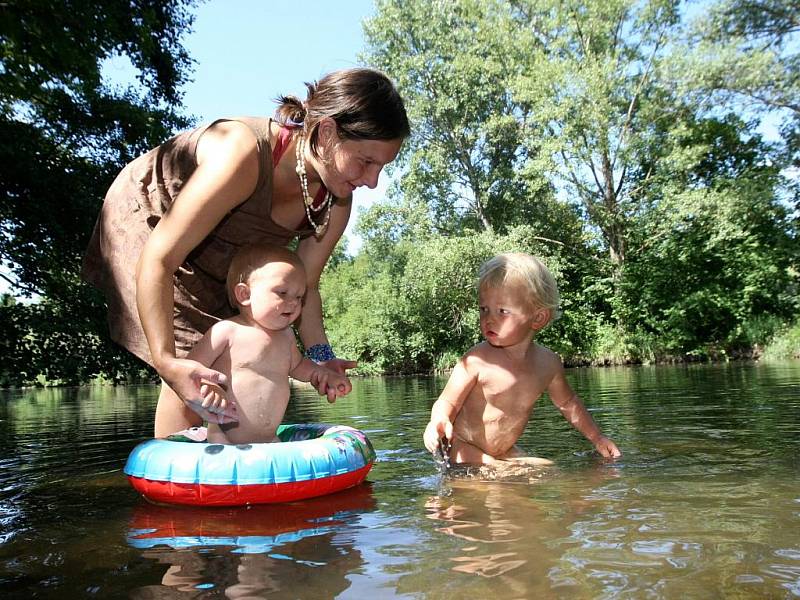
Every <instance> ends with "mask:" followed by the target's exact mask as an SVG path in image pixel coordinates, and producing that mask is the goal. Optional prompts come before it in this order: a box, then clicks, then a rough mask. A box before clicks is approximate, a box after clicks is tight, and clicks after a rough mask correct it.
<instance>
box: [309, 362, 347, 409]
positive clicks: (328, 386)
mask: <svg viewBox="0 0 800 600" xmlns="http://www.w3.org/2000/svg"><path fill="white" fill-rule="evenodd" d="M311 385H313V386H314V387H315V388H317V390H324V395H325V396H326V397H327V399H328V402H330V403H331V404H333V403H334V402H336V398H338V397H340V396H346V395H347V394H349V393H350V392H351V391H352V390H353V385H352V384H351V383H350V380H349V379H348V378H347V377H345V376H344V375H341V374H339V373H337V372H336V371H333V370H331V369H328V368H326V367H319V368H318V369H317V371H316V372H315V373H314V374H313V375H312V376H311Z"/></svg>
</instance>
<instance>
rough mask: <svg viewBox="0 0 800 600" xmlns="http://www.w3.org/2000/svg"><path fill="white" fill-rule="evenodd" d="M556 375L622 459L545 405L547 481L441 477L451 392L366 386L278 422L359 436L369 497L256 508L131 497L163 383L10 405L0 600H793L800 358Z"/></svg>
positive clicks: (1, 401)
mask: <svg viewBox="0 0 800 600" xmlns="http://www.w3.org/2000/svg"><path fill="white" fill-rule="evenodd" d="M568 377H569V379H570V381H571V383H572V384H573V387H575V388H576V390H577V391H578V393H579V394H580V396H581V397H582V398H583V399H584V401H585V402H586V404H587V406H588V407H589V409H590V411H591V412H592V414H593V416H594V417H595V419H596V420H597V421H598V423H599V424H600V426H601V428H602V429H603V431H604V432H605V433H606V434H607V435H608V436H609V437H611V438H612V439H614V441H615V442H617V444H618V445H619V446H620V448H621V449H622V451H623V453H624V456H623V457H622V459H620V460H618V461H615V462H608V461H604V460H602V459H600V458H599V457H598V456H597V455H596V454H595V453H594V452H593V451H592V449H591V447H590V446H589V445H588V443H587V442H586V441H585V440H583V439H582V438H581V436H580V435H579V434H577V433H576V432H575V431H573V430H572V429H571V428H570V426H569V425H568V424H567V423H566V421H565V420H564V419H563V417H561V415H560V413H558V411H557V410H556V409H555V408H554V407H553V406H552V405H551V404H550V403H549V401H547V399H546V398H545V399H542V401H541V402H540V405H539V406H537V408H536V411H535V413H534V416H533V417H532V419H531V422H530V423H529V425H528V427H527V429H526V431H525V433H524V434H523V436H522V438H521V439H520V442H519V443H520V446H521V447H522V448H524V449H525V450H526V451H528V452H530V453H531V454H535V455H537V456H543V457H546V458H549V459H552V460H553V461H555V463H556V466H555V467H552V468H547V469H541V468H535V469H532V468H529V467H525V468H521V469H519V470H517V471H511V472H505V473H503V474H502V475H500V476H498V473H496V472H491V471H487V470H485V469H480V468H477V469H476V468H474V467H469V468H465V469H463V471H458V470H452V471H451V472H450V473H449V474H448V476H447V477H442V475H441V472H440V471H439V470H438V468H437V464H436V463H435V462H434V460H433V458H432V457H431V456H430V454H428V453H427V452H426V451H425V449H424V447H423V445H422V439H421V435H422V431H423V429H424V426H425V424H426V422H427V419H428V416H429V411H430V405H431V403H432V402H433V400H434V399H435V398H436V396H437V394H438V392H439V390H441V388H442V386H443V385H444V380H443V379H441V378H434V377H431V378H406V379H402V378H397V379H359V380H356V381H355V382H354V391H353V394H352V395H351V396H348V397H347V398H344V399H341V400H340V401H338V402H337V403H336V404H334V405H328V404H327V403H326V402H324V401H321V400H320V399H319V398H318V397H316V395H315V394H314V393H313V392H311V391H309V390H307V389H304V388H296V389H294V390H293V392H292V393H293V399H292V402H291V405H290V409H289V411H288V413H287V417H286V422H327V423H340V424H343V425H351V426H354V427H357V428H359V429H361V430H362V431H365V432H366V433H367V434H368V435H369V437H370V439H371V441H372V443H373V445H374V446H375V449H376V451H377V454H378V462H377V463H376V465H375V466H374V468H373V469H372V471H371V472H370V475H369V478H368V479H369V482H370V483H369V484H368V485H364V486H361V487H358V488H354V489H352V490H349V491H345V492H343V493H342V494H337V495H332V496H327V497H323V498H319V499H316V500H310V501H304V502H299V503H291V504H286V505H276V506H260V507H252V508H249V509H248V508H239V509H199V508H177V507H163V506H154V505H151V504H148V503H146V502H144V501H143V500H142V499H141V498H139V497H138V496H137V495H136V494H135V493H134V491H133V490H132V489H131V487H130V486H129V485H128V483H127V481H126V479H125V477H124V475H123V474H122V471H121V470H122V467H123V465H124V463H125V459H126V458H127V455H128V453H129V452H130V451H131V449H133V447H134V446H136V444H138V443H139V442H141V441H142V440H144V439H146V438H147V437H149V436H150V435H151V432H152V419H153V410H154V408H155V401H156V396H157V391H158V390H157V388H155V387H154V386H141V387H125V388H81V389H59V390H22V391H14V392H10V391H0V596H2V597H3V598H72V597H75V598H91V597H103V598H225V597H231V598H271V597H292V598H332V597H336V598H358V599H361V598H447V599H448V600H450V599H452V598H462V597H474V598H483V597H489V598H615V597H625V598H641V597H647V598H720V597H740V598H745V597H757V598H761V597H764V598H773V597H775V598H787V597H800V541H799V540H800V536H798V535H797V523H798V518H800V363H785V364H776V365H747V364H737V365H714V366H680V367H641V368H624V369H622V368H621V369H581V370H570V371H569V372H568ZM454 475H455V476H454Z"/></svg>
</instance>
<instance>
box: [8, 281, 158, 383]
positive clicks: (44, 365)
mask: <svg viewBox="0 0 800 600" xmlns="http://www.w3.org/2000/svg"><path fill="white" fill-rule="evenodd" d="M83 287H84V289H83V290H82V292H83V293H78V294H74V295H73V296H72V297H70V298H69V299H65V301H59V300H55V301H54V300H42V301H40V302H37V303H32V304H23V303H16V302H14V303H7V304H4V305H3V306H0V354H2V356H3V361H2V364H0V387H7V386H22V385H77V384H80V383H85V382H87V381H90V380H93V379H96V378H103V379H105V380H110V381H112V382H114V383H120V382H125V381H155V380H156V378H155V377H154V371H153V370H152V369H150V368H149V367H148V366H147V365H145V364H144V363H142V362H141V361H139V360H138V359H137V358H135V357H134V356H133V355H131V354H130V353H129V352H127V351H126V350H124V349H123V348H121V347H119V346H115V345H113V344H112V343H111V342H110V341H109V340H108V336H107V335H98V334H96V333H93V332H96V331H102V330H103V329H105V316H104V311H102V312H98V310H97V299H92V292H91V291H90V290H87V289H85V288H86V286H85V285H84V286H83ZM95 321H100V322H95Z"/></svg>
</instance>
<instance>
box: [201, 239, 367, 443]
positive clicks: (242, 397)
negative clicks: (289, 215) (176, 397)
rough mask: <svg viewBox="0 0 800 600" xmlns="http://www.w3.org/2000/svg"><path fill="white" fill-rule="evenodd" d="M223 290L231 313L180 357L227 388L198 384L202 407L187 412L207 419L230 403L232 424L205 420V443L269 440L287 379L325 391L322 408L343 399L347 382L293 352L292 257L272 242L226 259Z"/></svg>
mask: <svg viewBox="0 0 800 600" xmlns="http://www.w3.org/2000/svg"><path fill="white" fill-rule="evenodd" d="M227 289H228V300H229V301H230V303H231V305H232V306H234V307H236V308H238V309H239V314H238V315H237V316H235V317H231V318H230V319H225V320H223V321H219V322H218V323H215V324H214V325H213V326H212V327H211V328H210V329H209V330H208V331H207V332H206V333H205V335H204V336H203V337H202V339H201V340H200V341H199V342H197V344H196V345H195V346H194V347H193V348H192V350H191V351H190V352H189V354H188V356H187V358H190V359H193V360H196V361H198V362H201V363H202V364H204V365H206V366H208V367H210V368H212V369H216V370H217V371H220V372H222V373H223V374H225V375H226V376H227V377H228V382H229V387H228V389H227V390H222V389H221V388H220V387H219V386H217V385H215V384H209V383H204V384H203V385H202V386H201V395H202V396H203V403H202V406H192V409H193V410H196V412H198V413H199V414H201V416H206V417H207V416H208V413H211V415H217V414H219V413H221V412H223V409H224V408H225V406H226V404H227V405H229V408H230V405H231V404H233V405H234V406H235V407H236V413H238V422H233V423H227V424H222V425H220V424H215V423H213V422H211V421H209V424H208V441H209V442H212V443H217V444H243V443H257V442H277V441H278V438H277V437H276V435H275V431H276V430H277V428H278V425H280V423H281V420H282V419H283V414H284V413H285V412H286V406H287V404H288V403H289V376H291V377H292V378H294V379H297V380H299V381H310V382H311V383H312V384H313V385H314V387H316V388H318V389H327V390H328V399H329V401H330V402H334V401H335V399H336V398H337V397H339V396H345V395H347V394H348V393H350V391H351V389H352V386H351V384H350V381H349V380H348V379H347V377H345V376H344V375H341V374H339V373H337V372H336V371H333V370H331V369H328V368H326V367H324V366H322V365H318V364H317V363H315V362H313V361H312V360H310V359H308V358H306V357H304V356H303V355H301V354H300V351H299V350H298V349H297V342H296V340H295V335H294V332H293V331H292V328H291V325H292V323H294V321H295V320H296V319H297V318H298V317H299V316H300V312H301V311H302V308H303V298H304V297H305V293H306V272H305V268H304V267H303V263H302V261H301V260H300V258H299V257H298V256H297V255H296V254H295V253H294V252H292V251H291V250H288V249H287V248H283V247H280V246H275V245H272V244H256V245H251V246H245V247H243V248H242V249H241V250H239V252H238V253H237V254H236V255H235V256H234V258H233V260H232V261H231V265H230V267H229V269H228V278H227ZM211 420H218V419H213V418H212V419H211Z"/></svg>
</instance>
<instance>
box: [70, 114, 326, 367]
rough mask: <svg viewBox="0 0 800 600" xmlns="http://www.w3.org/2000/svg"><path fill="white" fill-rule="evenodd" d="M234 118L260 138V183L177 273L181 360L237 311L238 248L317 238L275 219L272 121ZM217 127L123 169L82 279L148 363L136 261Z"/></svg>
mask: <svg viewBox="0 0 800 600" xmlns="http://www.w3.org/2000/svg"><path fill="white" fill-rule="evenodd" d="M222 120H225V119H222ZM233 120H235V121H239V122H241V123H244V124H245V125H247V126H248V127H249V128H250V129H251V130H252V131H253V133H254V134H255V136H256V139H257V140H258V155H259V162H260V168H259V174H258V183H257V184H256V189H255V191H254V192H253V194H252V196H250V197H249V198H248V199H247V200H245V201H244V202H243V203H242V204H240V205H239V206H237V207H236V208H235V209H233V210H232V211H231V212H229V213H228V214H227V215H226V216H225V218H223V219H222V221H221V222H220V223H219V224H218V225H217V226H216V227H215V228H214V230H213V231H212V232H211V233H210V234H209V235H208V236H207V237H206V238H205V239H204V240H203V241H202V242H201V243H200V244H199V245H198V246H197V247H196V248H195V249H194V250H193V251H192V252H191V253H190V254H189V256H188V257H187V258H186V261H185V262H184V263H183V264H182V265H181V266H180V268H179V269H178V271H177V272H176V273H175V277H174V284H175V286H174V288H175V312H174V316H175V319H174V322H175V349H176V353H177V355H178V356H179V357H180V356H184V355H185V354H186V353H187V352H188V351H189V349H190V348H191V347H192V346H193V345H194V344H195V343H196V342H197V341H198V340H199V339H200V338H201V337H202V335H203V333H204V332H205V331H206V330H207V329H208V328H209V327H211V325H213V324H214V323H215V322H216V321H218V320H220V319H225V318H228V317H230V316H232V315H233V314H235V311H234V310H233V309H232V308H231V307H230V306H229V305H228V300H227V294H226V291H225V279H226V276H227V271H228V265H229V264H230V261H231V258H232V257H233V255H234V253H235V252H236V250H237V249H238V248H240V247H241V246H244V245H246V244H251V243H254V242H271V243H274V244H278V245H281V246H285V245H286V244H288V243H289V241H290V240H292V239H293V238H295V237H298V236H299V237H301V238H303V237H308V236H309V235H311V234H312V233H313V229H312V228H311V227H310V226H307V227H306V228H304V229H298V230H291V229H286V228H285V227H282V226H280V225H278V224H277V223H275V222H274V221H273V220H272V217H271V214H270V213H271V209H272V176H273V167H274V165H273V153H272V147H271V145H270V142H269V124H270V119H266V118H255V117H242V118H236V119H233ZM217 122H219V121H215V123H217ZM213 124H214V123H209V124H207V125H204V126H202V127H199V128H197V129H194V130H191V131H186V132H184V133H181V134H179V135H177V136H175V137H174V138H172V139H170V140H168V141H167V142H165V143H164V144H162V145H161V146H158V147H157V148H154V149H153V150H151V151H150V152H148V153H147V154H145V155H143V156H140V157H139V158H137V159H136V160H134V161H133V162H131V163H130V164H129V165H128V166H126V167H125V168H124V169H123V170H122V172H121V173H120V174H119V175H118V176H117V178H116V180H115V181H114V183H113V184H112V186H111V188H110V189H109V190H108V193H107V194H106V198H105V201H104V202H103V207H102V209H101V211H100V216H99V217H98V219H97V223H96V225H95V228H94V233H93V235H92V239H91V241H90V242H89V248H88V250H87V254H86V257H85V259H84V264H83V278H84V279H85V280H86V281H88V282H89V283H91V284H92V285H94V286H96V287H97V288H99V289H100V290H101V291H102V292H103V293H104V294H105V296H106V301H107V304H108V322H109V328H110V330H111V339H113V340H114V341H115V342H117V343H119V344H121V345H122V346H124V347H125V348H127V349H128V350H130V351H131V352H133V353H134V354H135V355H136V356H138V357H139V358H141V359H142V360H144V361H145V362H147V363H149V364H152V360H151V358H150V350H149V348H148V346H147V339H146V338H145V336H144V331H143V330H142V325H141V322H140V321H139V314H138V311H137V308H136V263H137V262H138V260H139V255H140V254H141V252H142V248H143V247H144V244H145V242H146V241H147V238H148V236H149V235H150V232H151V231H152V230H153V228H154V227H155V226H156V224H157V223H158V222H159V220H160V219H161V217H162V215H164V214H165V213H166V212H167V211H168V210H169V208H170V206H171V205H172V203H173V202H174V200H175V198H176V197H177V196H178V194H179V193H180V191H181V189H182V188H183V185H184V184H185V183H186V182H187V181H188V180H189V177H191V175H192V174H193V173H194V171H195V169H196V168H197V157H196V149H197V142H198V140H199V139H200V136H201V135H203V132H204V131H205V130H206V129H208V127H210V126H211V125H213ZM276 158H277V157H276Z"/></svg>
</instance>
